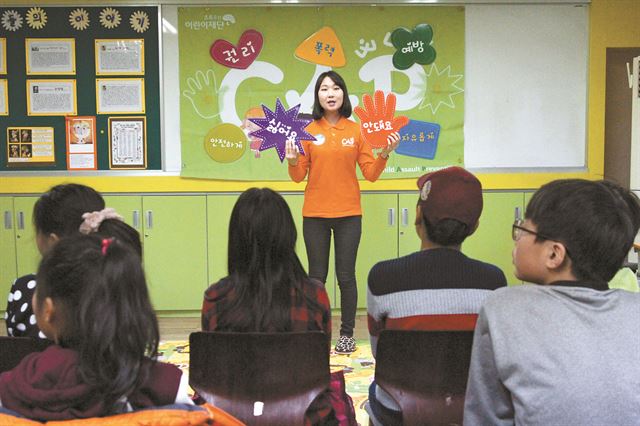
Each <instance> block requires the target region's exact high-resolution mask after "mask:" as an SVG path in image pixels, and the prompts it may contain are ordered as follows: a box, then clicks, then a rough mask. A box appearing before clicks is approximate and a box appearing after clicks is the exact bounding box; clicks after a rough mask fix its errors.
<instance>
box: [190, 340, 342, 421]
mask: <svg viewBox="0 0 640 426" xmlns="http://www.w3.org/2000/svg"><path fill="white" fill-rule="evenodd" d="M189 343H190V350H189V352H190V363H189V384H190V385H191V387H192V388H193V389H194V390H195V391H196V392H197V393H198V394H199V395H200V396H201V397H203V398H204V399H205V400H206V401H207V402H208V403H210V404H212V405H215V406H217V407H220V408H222V409H223V410H225V411H227V412H229V413H230V414H232V415H233V416H235V417H237V418H238V419H240V420H241V421H243V422H245V423H246V424H248V425H260V426H262V425H302V424H304V414H305V411H306V410H307V408H308V407H309V405H310V404H311V402H312V401H313V400H314V399H315V398H316V397H317V396H318V395H319V394H320V393H321V392H323V391H324V390H325V389H327V387H328V386H329V343H328V340H327V336H326V334H324V333H323V332H321V331H308V332H291V333H232V332H194V333H191V335H190V336H189Z"/></svg>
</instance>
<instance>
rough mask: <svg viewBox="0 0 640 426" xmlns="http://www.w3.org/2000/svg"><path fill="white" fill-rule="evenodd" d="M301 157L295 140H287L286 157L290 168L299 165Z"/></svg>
mask: <svg viewBox="0 0 640 426" xmlns="http://www.w3.org/2000/svg"><path fill="white" fill-rule="evenodd" d="M299 156H300V149H298V147H297V146H296V144H295V142H294V141H293V139H287V142H286V144H285V156H284V158H286V159H287V161H288V162H289V165H290V166H297V165H298V157H299Z"/></svg>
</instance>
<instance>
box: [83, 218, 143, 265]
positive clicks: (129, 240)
mask: <svg viewBox="0 0 640 426" xmlns="http://www.w3.org/2000/svg"><path fill="white" fill-rule="evenodd" d="M82 219H83V222H82V223H81V224H80V227H79V231H80V232H81V233H82V234H91V233H93V232H95V233H96V234H97V235H98V236H100V237H102V238H115V239H117V240H118V241H120V242H123V243H125V244H128V245H130V246H131V247H132V248H133V249H134V250H135V251H136V253H138V256H140V257H142V243H141V242H140V233H139V232H138V231H137V230H136V229H134V228H133V227H131V226H129V225H127V224H126V223H124V222H123V220H122V216H120V215H119V214H118V213H117V212H116V211H115V210H114V209H112V208H108V207H107V208H105V209H103V210H100V211H96V212H87V213H84V214H83V215H82Z"/></svg>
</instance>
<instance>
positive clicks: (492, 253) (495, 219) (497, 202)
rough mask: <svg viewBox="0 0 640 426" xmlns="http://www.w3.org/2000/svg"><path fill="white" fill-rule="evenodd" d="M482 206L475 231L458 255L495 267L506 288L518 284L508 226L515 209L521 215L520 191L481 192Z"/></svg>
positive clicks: (522, 203) (511, 222)
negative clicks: (504, 281)
mask: <svg viewBox="0 0 640 426" xmlns="http://www.w3.org/2000/svg"><path fill="white" fill-rule="evenodd" d="M483 198H484V207H483V209H482V215H481V216H480V224H479V226H478V229H477V230H476V232H474V233H473V235H471V236H470V237H468V238H467V239H466V240H465V242H464V243H463V244H462V252H463V253H464V254H466V255H467V256H469V257H472V258H474V259H478V260H481V261H483V262H487V263H492V264H494V265H496V266H498V267H499V268H500V269H502V271H503V272H504V275H505V276H506V277H507V283H509V285H516V284H520V283H521V282H520V280H518V279H517V278H516V276H515V275H514V273H513V272H514V270H513V264H512V261H511V251H512V250H513V240H512V239H511V225H513V220H514V218H515V215H516V209H519V210H518V212H519V214H520V215H522V209H523V206H524V194H523V193H522V192H485V193H483Z"/></svg>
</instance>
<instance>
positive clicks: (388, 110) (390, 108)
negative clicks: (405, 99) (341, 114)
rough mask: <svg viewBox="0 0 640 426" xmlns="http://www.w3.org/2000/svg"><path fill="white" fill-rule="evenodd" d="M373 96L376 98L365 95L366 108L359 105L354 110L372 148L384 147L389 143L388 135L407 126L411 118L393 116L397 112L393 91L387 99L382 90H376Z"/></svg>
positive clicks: (361, 130)
mask: <svg viewBox="0 0 640 426" xmlns="http://www.w3.org/2000/svg"><path fill="white" fill-rule="evenodd" d="M373 96H374V98H375V99H371V96H369V95H363V96H362V104H363V105H364V108H361V107H359V106H357V107H355V108H354V110H353V112H354V113H355V114H356V115H357V116H358V118H359V119H360V133H361V134H362V138H363V139H364V140H365V141H367V142H368V143H369V145H371V147H372V148H384V147H386V146H387V144H388V143H389V142H388V141H387V137H388V136H389V135H390V134H391V133H393V132H397V131H398V130H400V129H401V128H402V127H404V126H406V125H407V124H408V123H409V118H407V117H405V116H403V115H401V116H398V117H394V116H393V115H394V114H395V112H396V95H394V94H393V93H389V94H388V95H387V99H386V101H385V98H384V93H382V91H381V90H376V92H375V93H374V94H373ZM374 100H375V102H374Z"/></svg>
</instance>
